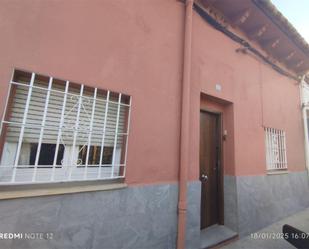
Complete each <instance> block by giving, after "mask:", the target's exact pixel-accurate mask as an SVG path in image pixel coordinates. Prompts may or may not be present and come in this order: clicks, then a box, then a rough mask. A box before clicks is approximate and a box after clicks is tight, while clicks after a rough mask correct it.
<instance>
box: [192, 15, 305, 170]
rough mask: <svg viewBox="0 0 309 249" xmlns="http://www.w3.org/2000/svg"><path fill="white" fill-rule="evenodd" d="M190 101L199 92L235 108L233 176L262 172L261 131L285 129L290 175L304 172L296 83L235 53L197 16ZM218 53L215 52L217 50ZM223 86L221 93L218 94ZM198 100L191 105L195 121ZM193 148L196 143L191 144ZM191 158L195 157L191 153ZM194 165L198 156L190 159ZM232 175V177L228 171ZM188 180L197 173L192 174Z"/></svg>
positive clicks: (231, 45) (250, 57) (227, 41)
mask: <svg viewBox="0 0 309 249" xmlns="http://www.w3.org/2000/svg"><path fill="white" fill-rule="evenodd" d="M193 27H194V30H193V34H194V35H193V65H192V71H193V73H192V83H193V84H194V93H192V95H194V96H196V97H194V96H192V98H193V99H195V98H197V96H199V92H198V89H200V91H201V92H203V93H205V94H208V95H210V96H214V97H217V98H220V99H223V100H226V101H230V102H232V103H233V109H234V136H235V148H234V149H235V174H236V175H261V174H265V173H266V162H265V141H264V129H263V127H264V126H269V127H273V128H278V129H283V130H285V131H286V136H287V138H286V139H287V150H288V152H287V159H288V168H289V170H290V171H300V170H304V169H305V161H304V144H303V128H302V121H301V109H300V96H299V87H298V85H297V82H295V81H294V80H291V79H289V78H287V77H285V76H282V75H280V74H279V73H277V72H276V71H274V70H273V69H271V68H270V66H268V65H266V64H264V63H262V62H261V61H260V60H259V59H257V58H255V57H254V56H253V55H250V54H239V53H236V52H235V50H236V49H237V48H238V47H239V45H238V44H237V43H235V42H233V41H232V40H230V39H229V38H227V37H226V36H225V35H224V34H222V33H220V32H219V31H216V30H214V29H213V28H212V27H210V26H209V25H208V24H207V23H206V22H205V21H204V20H202V19H201V17H200V16H199V15H198V14H196V13H195V15H194V19H193ZM215 48H216V49H215ZM216 84H220V85H221V91H218V90H216ZM197 102H198V101H196V100H194V101H193V102H192V109H191V110H192V112H194V113H195V114H192V116H193V115H195V118H194V122H192V126H193V127H194V128H192V130H193V131H194V136H198V132H199V129H198V126H199V124H198V123H197V122H196V120H197V119H198V118H197V116H198V115H199V113H198V112H197V111H196V110H198V103H197ZM192 142H193V143H195V144H194V146H195V147H196V146H197V143H198V141H196V140H195V141H192ZM192 153H194V152H192ZM192 158H194V160H195V162H197V161H198V153H195V156H193V155H192ZM229 173H230V174H234V173H233V172H232V171H230V172H229ZM191 175H193V176H194V175H198V172H196V171H194V170H191Z"/></svg>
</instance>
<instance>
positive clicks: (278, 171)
mask: <svg viewBox="0 0 309 249" xmlns="http://www.w3.org/2000/svg"><path fill="white" fill-rule="evenodd" d="M288 173H289V171H288V170H287V169H285V170H272V171H267V175H282V174H288Z"/></svg>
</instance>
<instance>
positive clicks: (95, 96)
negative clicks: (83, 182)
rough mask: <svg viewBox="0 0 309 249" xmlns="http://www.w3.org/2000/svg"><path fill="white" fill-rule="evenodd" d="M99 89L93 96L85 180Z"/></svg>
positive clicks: (85, 173)
mask: <svg viewBox="0 0 309 249" xmlns="http://www.w3.org/2000/svg"><path fill="white" fill-rule="evenodd" d="M97 90H98V89H97V88H95V89H94V94H93V103H92V112H91V119H90V128H89V135H88V146H87V155H86V164H85V169H84V179H86V178H87V177H86V176H87V168H88V162H89V152H90V144H91V136H92V127H93V119H94V112H95V104H96V99H97Z"/></svg>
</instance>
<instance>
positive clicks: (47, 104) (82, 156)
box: [0, 70, 131, 184]
mask: <svg viewBox="0 0 309 249" xmlns="http://www.w3.org/2000/svg"><path fill="white" fill-rule="evenodd" d="M130 107H131V97H130V96H127V95H124V94H121V93H115V92H111V91H106V90H101V89H97V88H91V87H87V86H85V85H82V84H76V83H73V82H69V81H63V80H59V79H54V78H52V77H47V76H43V75H39V74H35V73H28V72H24V71H20V70H15V71H14V74H13V78H12V80H11V82H10V87H9V93H8V99H7V104H6V107H5V113H4V116H3V118H2V122H1V140H0V153H1V165H0V183H6V184H7V183H29V182H62V181H80V180H97V179H117V178H123V177H124V176H125V166H126V150H127V143H128V131H129V119H130Z"/></svg>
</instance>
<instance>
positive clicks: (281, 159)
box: [264, 127, 288, 171]
mask: <svg viewBox="0 0 309 249" xmlns="http://www.w3.org/2000/svg"><path fill="white" fill-rule="evenodd" d="M264 130H265V145H266V165H267V170H269V171H273V170H286V169H287V167H288V165H287V157H286V141H285V140H286V139H285V132H284V131H282V130H278V129H274V128H268V127H265V128H264Z"/></svg>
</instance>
